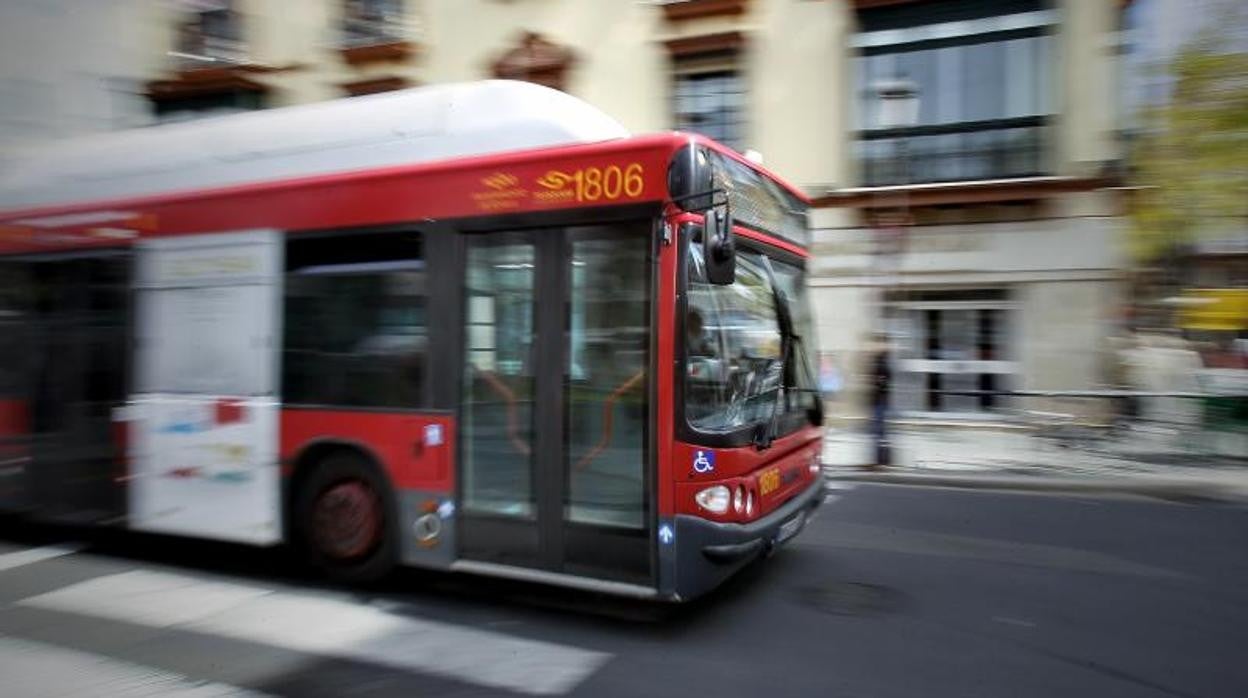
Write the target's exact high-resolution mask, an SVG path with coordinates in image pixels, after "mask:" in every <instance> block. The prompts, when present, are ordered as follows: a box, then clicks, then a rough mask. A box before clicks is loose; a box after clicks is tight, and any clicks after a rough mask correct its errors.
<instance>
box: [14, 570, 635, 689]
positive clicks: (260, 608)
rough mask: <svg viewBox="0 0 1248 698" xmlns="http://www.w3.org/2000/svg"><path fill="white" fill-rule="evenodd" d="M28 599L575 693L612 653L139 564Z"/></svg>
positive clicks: (50, 606) (55, 607) (458, 676)
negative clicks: (154, 569)
mask: <svg viewBox="0 0 1248 698" xmlns="http://www.w3.org/2000/svg"><path fill="white" fill-rule="evenodd" d="M18 604H19V605H22V606H29V607H34V608H41V609H46V610H52V611H59V612H67V613H76V614H81V615H85V616H91V617H96V618H106V619H110V620H116V621H121V622H125V623H134V624H138V625H144V626H147V627H152V628H174V627H176V629H177V630H180V631H188V632H195V633H204V634H210V635H216V636H220V637H226V638H230V639H234V640H242V641H246V642H255V643H259V644H264V645H269V646H272V647H278V648H282V649H287V650H292V651H296V652H302V653H308V654H315V655H322V656H331V657H340V658H344V659H350V660H355V661H361V662H367V663H372V664H377V665H381V666H386V667H390V668H395V669H399V670H404V671H415V672H418V673H422V674H430V675H436V676H441V677H445V678H450V679H454V680H457V681H462V682H465V683H471V684H476V685H481V686H488V687H491V688H503V689H508V690H512V691H520V692H523V693H529V694H536V695H554V694H560V693H566V692H567V691H569V690H571V689H573V688H575V687H576V686H577V685H578V684H579V683H581V682H582V681H584V680H585V679H587V678H588V677H589V676H590V675H591V674H593V673H594V672H595V671H597V670H598V669H599V668H600V667H601V666H602V665H603V664H605V663H606V662H607V660H609V659H610V657H611V655H609V654H605V653H602V652H595V651H592V650H584V649H580V648H577V647H570V646H567V645H560V644H556V643H552V642H546V641H542V640H531V639H526V638H519V637H515V636H511V635H505V634H502V633H499V632H494V631H489V630H479V629H473V628H464V627H461V626H457V625H452V624H449V623H442V622H434V621H428V620H422V619H415V618H410V617H406V616H399V615H393V614H390V613H387V612H385V611H384V610H381V609H378V608H376V607H372V606H362V605H360V604H358V603H356V602H352V601H346V600H341V599H337V598H331V597H325V596H313V595H311V594H307V593H297V592H286V591H281V592H279V591H277V590H273V589H265V588H261V587H258V586H250V585H243V584H233V583H226V582H215V581H206V580H201V579H197V578H194V577H189V576H184V575H178V574H168V573H162V572H148V571H144V570H134V571H130V572H123V573H120V574H114V575H108V576H104V577H97V578H95V579H91V580H88V581H85V582H81V583H79V584H74V585H71V586H68V587H65V588H62V589H58V590H55V591H51V592H48V593H46V594H41V595H38V596H32V597H30V598H27V599H24V600H22V601H19V602H18Z"/></svg>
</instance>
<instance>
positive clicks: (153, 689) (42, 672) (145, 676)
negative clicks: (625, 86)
mask: <svg viewBox="0 0 1248 698" xmlns="http://www.w3.org/2000/svg"><path fill="white" fill-rule="evenodd" d="M0 676H3V677H4V695H7V696H22V697H23V698H35V697H40V698H42V697H43V696H47V697H48V698H53V697H54V696H113V697H115V698H149V697H150V698H159V697H162V696H168V697H169V698H250V697H251V696H262V695H264V694H262V693H257V692H254V691H249V690H246V689H242V688H238V687H237V686H229V685H223V684H219V683H213V682H207V681H194V680H192V679H189V678H187V677H185V676H181V675H179V674H173V673H170V672H166V671H160V670H159V669H154V668H152V667H149V666H143V665H140V664H133V663H130V662H123V661H118V660H115V659H110V658H108V657H102V656H100V655H98V654H94V653H89V652H79V651H77V650H70V649H65V648H63V647H57V646H55V645H49V644H46V643H42V642H31V641H29V640H19V639H17V638H12V637H6V636H4V635H0Z"/></svg>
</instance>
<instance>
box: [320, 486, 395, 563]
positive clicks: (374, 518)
mask: <svg viewBox="0 0 1248 698" xmlns="http://www.w3.org/2000/svg"><path fill="white" fill-rule="evenodd" d="M381 520H382V518H381V500H380V498H379V497H378V496H377V493H376V492H375V491H374V490H373V488H372V487H370V486H369V485H368V483H365V482H362V481H360V480H347V481H345V482H340V483H338V484H335V485H332V486H330V487H328V488H326V489H325V490H324V491H323V492H321V494H320V496H318V497H317V498H316V502H315V504H314V505H313V509H312V535H313V538H314V539H315V540H316V545H317V548H319V549H320V550H321V552H322V553H324V554H325V555H326V556H327V557H329V558H332V559H335V560H352V559H357V558H360V557H364V556H365V555H367V554H368V553H370V552H372V550H373V548H375V547H376V545H377V542H378V541H379V540H380V539H381Z"/></svg>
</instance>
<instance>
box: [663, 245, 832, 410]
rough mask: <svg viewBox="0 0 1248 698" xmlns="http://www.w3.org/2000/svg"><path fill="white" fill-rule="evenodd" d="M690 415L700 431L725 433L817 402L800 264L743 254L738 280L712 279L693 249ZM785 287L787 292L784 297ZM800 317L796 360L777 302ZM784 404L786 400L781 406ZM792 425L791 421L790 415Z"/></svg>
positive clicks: (795, 341) (796, 322)
mask: <svg viewBox="0 0 1248 698" xmlns="http://www.w3.org/2000/svg"><path fill="white" fill-rule="evenodd" d="M687 260H688V262H687V264H688V269H687V272H688V273H687V277H686V278H687V279H688V307H687V311H686V315H685V332H684V335H685V414H686V418H687V420H688V422H689V426H691V427H692V428H694V429H695V430H697V431H700V432H706V433H712V434H723V433H729V432H736V431H738V430H740V429H742V428H745V427H749V426H752V425H756V424H760V423H763V422H766V421H768V420H770V419H771V418H772V416H773V413H775V412H777V410H779V411H780V413H782V414H784V415H787V414H789V413H795V412H800V411H804V410H807V409H809V408H811V407H813V406H814V401H815V400H816V399H817V396H816V395H815V393H814V390H813V389H814V387H815V384H814V378H813V376H814V370H813V363H812V361H811V357H812V356H813V355H814V350H813V345H812V339H813V337H812V336H811V335H812V331H811V330H812V328H811V323H810V313H809V308H808V304H807V299H806V286H805V279H804V277H803V271H802V269H801V268H800V267H797V266H795V265H792V264H788V263H785V262H781V261H779V260H776V259H772V258H769V257H767V256H765V255H762V254H759V253H757V252H752V251H749V250H745V249H740V250H739V251H738V252H737V270H736V281H735V282H733V283H732V284H731V285H727V286H716V285H713V284H710V283H707V281H706V270H705V265H704V263H703V258H702V249H701V246H700V245H697V244H691V245H690V246H689V250H688V255H687ZM777 288H778V289H779V290H780V291H781V292H782V295H781V296H779V297H778V295H777V293H776V290H777ZM779 298H783V299H784V301H783V302H785V303H787V304H788V306H789V312H790V315H791V316H792V318H793V332H794V335H796V337H795V338H791V339H792V340H793V341H792V342H791V346H790V350H789V357H788V359H789V360H788V365H787V366H786V365H785V362H784V360H783V359H784V340H785V338H784V337H783V335H782V332H781V325H780V319H779V318H780V314H779V312H778V310H777V307H776V303H777V302H778V300H779ZM777 403H779V404H777ZM786 423H788V422H787V421H786Z"/></svg>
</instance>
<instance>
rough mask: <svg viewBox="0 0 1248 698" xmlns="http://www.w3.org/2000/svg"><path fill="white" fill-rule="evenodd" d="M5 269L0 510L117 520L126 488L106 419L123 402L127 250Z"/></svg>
mask: <svg viewBox="0 0 1248 698" xmlns="http://www.w3.org/2000/svg"><path fill="white" fill-rule="evenodd" d="M3 266H4V282H5V283H4V288H5V290H4V300H3V308H0V312H2V313H3V318H2V319H0V336H2V338H3V339H2V342H3V353H2V355H0V359H2V360H3V364H4V369H3V371H0V376H3V380H0V383H2V385H0V391H2V394H0V462H2V463H3V465H0V507H3V508H17V509H26V510H31V511H33V512H34V513H35V514H36V515H37V516H39V517H40V518H44V519H52V520H59V521H67V522H73V523H107V522H112V521H116V520H118V519H119V517H120V516H121V515H122V513H123V512H124V497H123V496H122V493H123V491H124V488H123V486H122V485H121V484H120V482H119V477H118V476H119V475H120V474H121V473H120V464H121V460H120V455H121V453H120V450H119V449H120V448H121V444H120V443H119V440H118V439H117V438H116V436H117V433H116V432H115V430H114V429H113V423H112V417H113V412H114V409H115V408H117V407H118V406H119V405H120V404H121V402H122V401H123V400H124V399H125V385H126V367H125V351H126V344H127V336H128V333H129V324H130V302H129V297H130V257H129V253H128V252H126V251H114V250H108V251H102V252H96V253H91V254H71V255H54V256H47V257H37V258H33V259H15V260H9V261H6V262H5V263H4V265H3Z"/></svg>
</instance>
